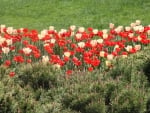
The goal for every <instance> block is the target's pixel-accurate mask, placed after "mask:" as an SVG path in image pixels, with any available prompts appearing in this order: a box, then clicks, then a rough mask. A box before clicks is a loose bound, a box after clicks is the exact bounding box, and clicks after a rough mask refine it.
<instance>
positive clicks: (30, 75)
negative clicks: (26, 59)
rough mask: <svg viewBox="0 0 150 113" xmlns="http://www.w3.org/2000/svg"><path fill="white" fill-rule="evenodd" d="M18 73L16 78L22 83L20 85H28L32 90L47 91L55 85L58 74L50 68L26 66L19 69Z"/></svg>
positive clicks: (37, 64) (45, 66)
mask: <svg viewBox="0 0 150 113" xmlns="http://www.w3.org/2000/svg"><path fill="white" fill-rule="evenodd" d="M19 71H20V73H19V75H18V78H19V79H20V80H21V81H22V82H21V84H22V85H30V86H31V87H32V88H33V89H38V88H44V89H49V88H52V87H53V86H55V85H57V77H58V76H59V73H58V71H56V70H55V69H54V68H53V67H52V66H48V65H44V64H39V63H35V64H32V65H31V64H28V65H25V66H23V67H21V68H19Z"/></svg>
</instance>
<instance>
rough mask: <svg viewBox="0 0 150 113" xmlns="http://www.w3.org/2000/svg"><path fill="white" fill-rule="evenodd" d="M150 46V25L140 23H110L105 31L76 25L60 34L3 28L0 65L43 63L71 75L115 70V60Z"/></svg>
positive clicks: (0, 40)
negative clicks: (96, 70)
mask: <svg viewBox="0 0 150 113" xmlns="http://www.w3.org/2000/svg"><path fill="white" fill-rule="evenodd" d="M148 44H150V25H149V26H142V25H141V22H140V21H139V20H137V21H136V22H134V23H131V25H130V26H126V27H123V26H117V27H115V25H114V24H112V23H110V25H109V29H103V30H98V29H93V28H91V27H89V28H87V29H85V28H84V27H78V28H77V27H76V26H74V25H72V26H70V27H69V28H68V29H61V30H60V31H57V30H55V29H54V27H53V26H50V27H49V29H44V30H42V31H41V32H38V31H37V30H35V29H34V30H29V29H27V28H20V29H14V28H13V27H6V26H5V25H1V26H0V64H1V65H4V66H6V67H9V68H12V69H15V67H16V65H19V64H22V63H24V64H27V63H31V64H32V63H33V62H39V63H43V64H51V65H52V66H53V67H54V68H56V69H62V70H65V71H66V74H67V75H70V74H72V72H73V71H76V70H77V71H79V70H80V71H83V70H88V71H93V70H94V69H102V68H104V67H108V68H111V67H113V63H112V61H113V59H116V58H119V57H123V58H125V57H128V55H129V54H133V53H136V52H138V51H139V50H141V49H142V47H143V45H148ZM14 71H15V70H14ZM14 71H12V72H10V74H9V75H10V76H11V77H13V76H14V75H15V72H14Z"/></svg>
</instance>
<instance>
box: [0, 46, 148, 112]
mask: <svg viewBox="0 0 150 113" xmlns="http://www.w3.org/2000/svg"><path fill="white" fill-rule="evenodd" d="M149 48H150V47H146V48H145V49H144V50H143V51H141V52H139V53H138V54H135V55H132V56H130V57H128V58H125V59H116V61H114V62H115V65H114V67H113V68H112V69H105V70H103V71H101V70H95V71H94V72H91V73H89V72H76V73H75V74H74V75H71V76H70V77H69V78H66V77H65V75H64V74H63V73H62V72H61V71H60V70H56V69H54V68H53V67H52V66H49V65H39V64H33V65H27V66H24V65H20V66H18V67H16V69H17V71H18V75H16V76H15V77H13V78H10V77H9V76H8V73H9V69H7V68H5V67H3V66H1V67H0V78H1V81H0V113H33V112H36V113H60V112H61V113H149V112H150V81H149V77H150V75H149V68H150V65H149V62H150V55H149V54H148V53H149Z"/></svg>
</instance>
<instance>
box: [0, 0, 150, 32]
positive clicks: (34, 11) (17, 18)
mask: <svg viewBox="0 0 150 113" xmlns="http://www.w3.org/2000/svg"><path fill="white" fill-rule="evenodd" d="M136 19H140V20H141V21H142V22H143V24H144V25H145V24H149V22H150V0H0V24H6V25H7V26H13V27H15V28H20V27H27V28H31V29H38V30H42V29H44V28H47V27H49V26H50V25H53V26H55V27H56V29H61V28H67V27H68V26H70V25H72V24H75V25H77V26H84V27H94V28H99V29H102V28H108V24H109V23H110V22H113V23H115V24H116V25H129V24H130V23H131V22H133V21H135V20H136Z"/></svg>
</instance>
